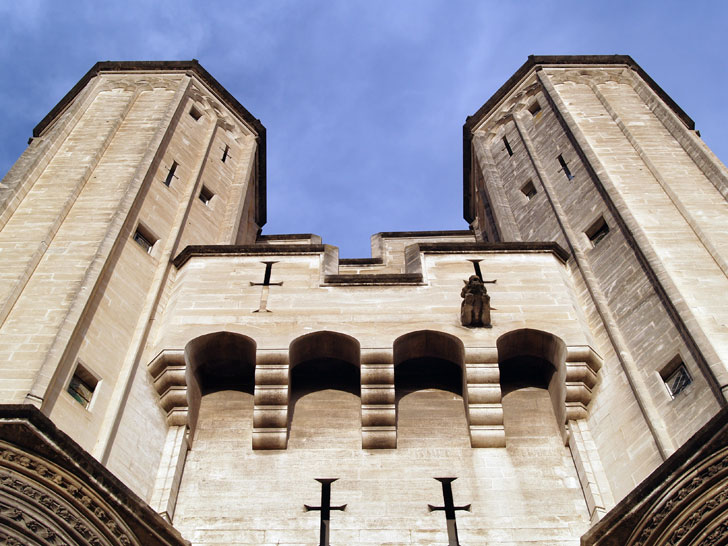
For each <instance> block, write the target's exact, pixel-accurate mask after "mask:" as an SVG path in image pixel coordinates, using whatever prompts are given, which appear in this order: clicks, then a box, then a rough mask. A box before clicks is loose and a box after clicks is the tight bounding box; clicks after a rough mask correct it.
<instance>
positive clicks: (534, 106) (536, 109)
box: [528, 100, 541, 117]
mask: <svg viewBox="0 0 728 546" xmlns="http://www.w3.org/2000/svg"><path fill="white" fill-rule="evenodd" d="M528 111H529V112H531V116H533V117H536V114H538V113H539V112H540V111H541V105H540V104H539V103H538V101H537V100H535V101H533V103H532V104H531V106H529V107H528Z"/></svg>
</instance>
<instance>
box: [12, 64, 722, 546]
mask: <svg viewBox="0 0 728 546" xmlns="http://www.w3.org/2000/svg"><path fill="white" fill-rule="evenodd" d="M265 186H266V184H265V129H264V127H263V126H262V125H261V124H260V122H259V121H258V120H256V119H255V118H254V117H253V116H252V115H251V114H250V113H249V112H248V111H247V110H245V108H244V107H242V106H241V105H240V104H239V103H238V102H237V101H236V100H235V99H234V98H233V97H232V96H230V94H229V93H228V92H227V91H225V90H224V89H223V88H222V87H221V86H220V85H219V84H218V83H217V82H216V81H215V80H214V78H212V77H211V76H210V75H209V74H208V73H207V72H206V71H205V70H204V69H203V68H202V67H201V66H200V65H199V64H198V63H197V62H196V61H191V62H129V63H126V62H123V63H109V62H107V63H98V64H97V65H96V66H94V67H93V68H92V70H91V71H90V72H89V73H88V74H86V76H84V78H82V80H81V81H80V82H79V83H78V84H77V85H76V86H75V87H74V89H72V90H71V92H70V93H69V94H68V95H67V96H66V97H65V98H64V99H63V100H62V101H61V102H60V103H59V105H58V106H57V107H56V108H54V109H53V111H51V113H50V114H49V115H48V116H47V117H46V118H45V119H44V120H43V121H42V122H41V123H40V124H39V125H38V127H37V128H36V129H35V131H34V138H33V139H32V141H31V143H30V146H29V148H28V150H27V151H26V152H25V153H24V154H23V156H22V157H21V158H20V160H19V161H18V163H16V165H15V166H14V167H13V169H12V170H11V171H10V172H9V173H8V175H7V176H6V177H5V178H4V179H3V182H2V185H1V186H0V256H2V258H3V260H2V262H3V263H2V267H0V278H1V279H2V282H1V283H0V354H1V355H2V357H3V359H2V361H3V362H4V364H3V369H2V375H0V379H2V381H0V390H1V392H2V396H3V397H2V402H3V403H4V404H5V405H3V406H0V538H2V540H5V542H7V543H10V544H25V543H33V544H57V543H58V542H59V541H60V542H65V543H68V544H143V545H148V544H184V543H185V542H186V540H189V541H191V542H192V543H194V544H257V545H261V544H279V545H283V544H286V545H296V544H313V543H316V540H317V538H318V537H319V531H320V526H321V525H324V519H325V518H323V517H322V519H321V522H320V521H319V517H318V515H317V514H310V513H306V512H304V509H303V507H304V504H307V505H316V506H318V504H317V503H318V499H319V496H320V495H321V491H322V487H326V486H322V484H321V482H320V481H316V480H323V481H324V482H326V480H325V479H326V478H338V480H337V481H335V482H334V483H332V484H331V487H332V498H331V502H332V503H333V504H334V505H341V504H344V503H346V504H347V508H346V511H334V512H333V513H332V514H331V516H330V526H329V530H328V533H329V534H330V540H331V543H332V544H348V545H359V544H361V545H367V544H368V545H373V544H417V545H424V544H445V543H450V544H457V543H458V540H461V541H462V543H463V544H495V543H500V544H506V543H507V544H578V543H579V541H580V537H582V535H583V538H582V539H581V540H582V543H583V544H585V545H587V544H589V545H591V544H620V545H621V544H662V543H665V542H666V541H667V540H668V539H670V537H681V540H683V539H684V540H685V541H686V542H685V543H686V544H687V543H708V544H713V543H716V544H717V543H718V540H719V539H720V538H721V537H722V536H723V535H724V534H725V533H724V530H725V529H726V528H728V516H726V513H725V512H722V511H721V510H717V509H716V507H719V506H722V505H724V504H725V503H724V502H723V500H721V499H722V497H721V495H724V496H725V495H728V485H727V484H728V477H726V476H725V472H724V470H723V469H724V468H728V457H727V456H726V452H727V451H728V426H726V415H727V413H726V412H727V411H728V410H725V406H726V399H725V396H726V390H727V389H728V387H727V385H728V368H727V367H726V366H727V363H728V353H727V352H728V330H726V324H728V317H726V314H728V312H726V311H725V307H726V306H725V304H724V297H723V295H724V294H726V293H728V275H727V273H728V272H727V270H726V259H727V252H728V203H726V197H727V196H728V194H727V193H726V192H728V172H727V171H726V169H725V167H724V166H723V165H722V164H721V163H720V162H719V161H718V160H717V159H716V158H715V157H714V156H713V155H712V154H711V152H710V151H709V150H708V149H707V148H706V147H705V145H704V144H703V143H702V141H701V140H700V138H699V136H698V135H697V133H696V132H695V131H694V127H693V122H692V121H691V120H690V118H689V117H688V116H687V115H686V114H685V113H684V112H682V110H680V108H679V107H678V106H677V105H676V104H674V102H673V101H672V100H671V99H670V98H669V97H668V96H667V95H666V94H665V93H664V91H662V90H661V89H660V88H659V87H658V86H657V85H656V84H655V83H654V82H653V81H652V80H651V79H650V77H649V76H648V75H647V74H645V73H644V71H643V70H642V69H641V68H640V67H639V66H638V65H637V64H636V63H635V62H634V61H633V60H632V59H631V58H629V57H625V56H579V57H530V58H529V59H528V61H527V62H526V63H525V64H524V65H523V66H522V67H521V68H520V69H519V70H518V71H517V72H516V73H515V74H514V75H513V76H512V77H511V78H510V79H509V80H508V82H506V84H505V85H504V86H503V87H502V88H501V89H500V90H498V92H497V93H496V94H495V95H494V96H493V97H492V98H491V99H490V100H488V101H487V102H486V103H485V104H484V105H483V107H482V108H480V110H478V112H477V113H476V114H475V115H474V116H472V117H469V118H468V120H467V121H466V124H465V127H464V215H465V219H466V220H467V221H468V222H469V224H470V228H471V229H470V230H462V231H436V232H435V231H433V232H383V233H379V234H376V235H374V236H373V237H372V257H371V258H361V259H339V257H338V251H337V249H336V247H332V246H329V245H324V244H322V242H321V239H320V238H319V237H318V236H316V235H311V234H285V235H261V233H260V231H261V227H262V226H263V225H264V224H265V191H266V187H265ZM464 282H466V284H463V283H464ZM486 293H487V295H486ZM468 298H470V300H468ZM488 298H490V299H488ZM473 302H475V303H473ZM461 303H462V305H463V309H465V307H464V306H465V305H466V304H467V305H469V306H470V307H468V312H467V313H468V314H469V315H468V316H469V317H470V318H469V319H468V320H467V321H466V320H465V319H464V318H463V317H464V316H465V315H466V313H465V311H463V312H462V313H461ZM478 306H480V307H478ZM483 306H485V308H486V311H488V312H490V317H489V319H487V320H482V317H484V316H485V315H484V314H483V315H482V316H480V317H475V315H474V314H473V313H475V314H478V313H482V307H483ZM473 309H480V311H478V312H477V313H476V312H475V311H473ZM446 477H448V478H457V480H455V481H448V480H444V482H443V480H440V481H436V480H435V479H433V478H446ZM446 484H447V487H450V488H451V491H452V493H453V494H454V500H455V505H456V507H462V506H463V505H467V504H469V505H470V507H469V511H465V510H457V511H456V512H455V517H456V520H457V530H456V526H455V520H453V519H452V513H451V511H448V512H447V513H448V516H447V517H448V521H447V522H446V521H445V517H444V516H443V514H442V513H441V512H440V511H439V510H438V509H435V510H434V511H432V512H430V511H428V505H433V506H435V507H436V508H437V507H443V494H444V495H445V497H446V498H445V503H446V504H447V493H446V492H445V490H446V488H447V487H446ZM638 484H639V485H638ZM323 513H324V511H322V514H323ZM698 513H699V516H696V515H695V514H698ZM456 533H459V536H458V537H457V538H456V536H455V534H456ZM322 536H323V534H322ZM324 540H326V539H324ZM13 541H16V542H13ZM690 541H693V542H690Z"/></svg>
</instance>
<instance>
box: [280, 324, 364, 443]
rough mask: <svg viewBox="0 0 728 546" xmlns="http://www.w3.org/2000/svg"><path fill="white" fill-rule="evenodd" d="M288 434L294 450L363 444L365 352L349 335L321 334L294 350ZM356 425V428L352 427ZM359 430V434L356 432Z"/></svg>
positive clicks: (291, 354)
mask: <svg viewBox="0 0 728 546" xmlns="http://www.w3.org/2000/svg"><path fill="white" fill-rule="evenodd" d="M288 358H289V363H290V364H289V385H290V387H289V411H288V430H289V441H290V442H292V447H297V446H299V445H301V446H303V445H305V446H307V447H308V446H311V445H315V444H321V445H322V447H323V446H324V445H326V444H327V443H330V442H331V441H334V440H335V441H336V442H337V443H341V442H347V441H349V440H351V441H352V443H353V442H356V445H358V444H359V443H360V441H361V440H360V433H359V430H360V428H361V420H360V411H361V409H360V408H361V398H360V396H361V372H360V368H361V350H360V346H359V342H358V341H357V340H356V339H355V338H353V337H351V336H348V335H346V334H341V333H339V332H331V331H322V332H313V333H311V334H306V335H303V336H300V337H298V338H296V339H294V340H293V341H292V342H291V344H290V345H289V349H288ZM355 424H356V425H357V426H352V425H355ZM355 431H356V432H355Z"/></svg>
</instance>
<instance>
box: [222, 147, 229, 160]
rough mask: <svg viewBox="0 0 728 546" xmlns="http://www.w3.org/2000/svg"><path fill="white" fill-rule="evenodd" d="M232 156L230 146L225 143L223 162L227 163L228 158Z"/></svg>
mask: <svg viewBox="0 0 728 546" xmlns="http://www.w3.org/2000/svg"><path fill="white" fill-rule="evenodd" d="M229 156H230V146H228V145H227V144H225V149H224V150H223V151H222V162H223V163H225V161H227V158H228V157H229Z"/></svg>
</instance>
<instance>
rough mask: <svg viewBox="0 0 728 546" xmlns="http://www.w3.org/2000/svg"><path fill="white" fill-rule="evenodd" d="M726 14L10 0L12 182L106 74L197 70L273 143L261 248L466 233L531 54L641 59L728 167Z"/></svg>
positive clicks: (3, 88) (0, 154)
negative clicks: (479, 159)
mask: <svg viewBox="0 0 728 546" xmlns="http://www.w3.org/2000/svg"><path fill="white" fill-rule="evenodd" d="M727 26H728V2H723V1H714V2H711V1H699V0H695V1H692V2H685V1H662V2H637V1H629V2H627V1H612V2H590V1H585V0H582V1H579V2H576V1H575V2H555V1H538V2H536V1H533V2H514V1H506V0H500V1H497V2H495V1H485V0H483V1H470V2H461V1H457V0H450V1H426V0H422V1H417V2H415V1H411V2H395V1H380V0H367V1H361V2H360V1H354V0H348V1H343V0H341V1H338V2H337V1H333V0H330V1H327V2H324V1H320V2H319V1H307V2H303V1H302V2H292V1H285V0H265V1H262V0H261V1H258V2H249V1H246V2H238V1H235V0H228V1H227V2H218V1H206V2H200V1H196V2H192V1H185V0H174V1H168V0H156V1H154V2H134V1H127V2H124V3H112V2H98V1H88V2H80V1H79V2H74V1H63V2H62V1H58V0H17V1H14V2H13V1H10V0H5V1H2V2H0V66H1V67H2V77H1V78H0V100H1V101H2V104H3V105H4V109H3V110H4V111H3V114H4V119H3V122H2V124H0V172H2V173H5V172H6V171H7V170H8V169H9V168H10V166H11V165H12V163H13V162H14V161H15V160H16V159H17V157H18V156H19V155H20V154H21V153H22V151H23V150H24V149H25V145H26V142H27V139H28V137H29V136H30V134H31V131H32V128H33V127H34V126H35V124H36V123H38V122H39V121H40V120H41V119H42V118H43V116H44V115H45V114H46V113H47V112H48V111H49V110H50V109H51V108H52V107H53V106H54V105H55V104H56V102H58V100H59V99H60V98H61V97H62V96H63V95H64V94H65V93H66V92H67V91H68V90H69V89H70V88H71V87H72V86H73V85H74V84H75V83H76V82H77V81H78V80H79V79H80V78H81V76H82V75H83V74H84V73H85V72H86V71H87V70H88V69H89V68H90V67H91V66H92V65H93V64H94V63H95V62H96V61H99V60H176V59H191V58H196V59H198V60H199V61H200V62H201V63H202V65H203V66H204V67H205V68H206V69H207V70H208V71H209V72H210V73H211V74H212V75H213V76H214V77H215V78H217V79H218V81H220V83H221V84H222V85H224V86H225V87H226V88H227V89H228V90H229V91H230V92H231V93H232V94H233V95H234V96H235V97H236V98H237V99H238V100H239V101H240V102H241V103H242V104H243V105H245V106H246V108H248V110H250V111H251V112H252V113H253V114H254V115H255V116H256V117H258V118H260V120H261V121H262V122H263V124H264V125H265V126H266V128H267V130H268V162H267V163H268V224H267V225H266V226H265V227H264V229H263V233H265V234H272V233H308V232H312V233H317V234H319V235H321V236H322V237H323V238H324V242H326V243H329V244H333V245H337V246H339V247H340V249H341V255H342V256H343V257H366V256H369V252H370V251H369V236H370V235H371V234H373V233H376V232H379V231H399V230H425V229H467V225H466V223H465V221H464V220H463V219H462V187H461V185H462V125H463V123H464V121H465V118H466V117H467V116H468V115H470V114H473V113H474V112H475V111H476V110H477V109H478V108H479V107H480V105H482V104H483V103H484V102H485V101H486V100H487V99H488V98H489V97H490V96H491V94H493V92H495V91H496V90H497V89H498V87H500V85H501V84H502V83H503V82H505V81H506V80H507V79H508V77H510V76H511V75H512V74H513V72H515V71H516V70H517V69H518V67H519V66H521V64H523V62H524V61H525V60H526V57H527V56H528V55H529V54H540V55H550V54H614V53H620V54H628V55H631V56H632V57H633V58H634V59H635V60H636V61H637V62H638V63H639V64H640V65H641V66H642V67H643V68H644V69H645V70H646V71H647V72H648V73H649V74H650V75H651V76H652V77H653V78H654V79H655V80H656V81H657V82H658V84H659V85H661V86H662V87H663V89H664V90H665V91H666V92H667V93H668V94H669V95H670V96H672V98H673V99H674V100H675V101H676V102H677V103H678V104H679V105H680V106H681V107H682V108H683V109H684V110H685V111H686V112H687V113H688V115H690V116H691V117H692V118H693V119H694V120H695V122H696V125H697V128H698V129H699V130H700V131H701V133H702V136H703V139H704V140H705V141H706V142H707V144H708V145H709V146H710V147H711V148H712V149H713V151H714V152H715V153H716V154H717V155H718V157H719V158H721V159H722V160H723V161H726V160H728V137H727V136H726V129H725V125H726V122H727V121H728V100H726V89H728V61H727V60H726V58H727V57H726V52H727V50H728V47H726V46H728V39H726V34H725V32H726V31H725V29H726V27H727Z"/></svg>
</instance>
